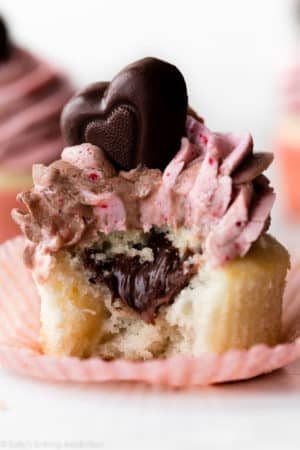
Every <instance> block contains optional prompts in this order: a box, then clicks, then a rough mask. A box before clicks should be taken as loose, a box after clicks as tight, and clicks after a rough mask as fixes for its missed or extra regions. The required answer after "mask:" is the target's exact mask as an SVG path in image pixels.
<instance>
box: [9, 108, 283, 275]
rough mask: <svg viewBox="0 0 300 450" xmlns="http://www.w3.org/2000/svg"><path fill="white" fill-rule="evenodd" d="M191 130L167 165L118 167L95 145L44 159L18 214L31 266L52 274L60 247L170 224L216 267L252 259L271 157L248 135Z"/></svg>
mask: <svg viewBox="0 0 300 450" xmlns="http://www.w3.org/2000/svg"><path fill="white" fill-rule="evenodd" d="M186 134H187V136H186V137H183V139H182V143H181V148H180V149H179V151H178V153H177V154H176V155H175V157H174V158H173V159H172V160H171V162H170V163H169V164H168V165H167V167H166V168H165V170H164V171H161V170H159V169H148V168H145V167H137V168H135V169H133V170H130V171H117V170H116V169H115V168H114V167H113V166H112V165H111V163H110V162H109V161H108V159H107V157H106V156H105V154H104V152H103V151H102V150H101V149H99V148H98V147H96V146H94V145H91V144H81V145H77V146H73V147H67V148H65V149H64V151H63V153H62V156H61V159H60V160H58V161H56V162H54V163H52V164H51V165H49V166H45V165H35V166H34V167H33V180H34V187H33V188H32V189H31V190H30V191H27V192H25V193H23V194H21V195H20V196H19V200H21V201H22V202H23V203H24V204H25V206H26V207H27V209H28V211H26V212H23V211H20V210H15V211H14V213H13V216H14V219H15V220H16V222H18V223H19V225H20V226H21V229H22V231H23V233H24V234H25V236H26V238H27V250H26V260H27V264H28V265H29V266H31V267H33V266H36V265H40V267H43V268H45V270H47V268H48V269H49V268H50V266H51V257H52V255H54V254H55V253H56V252H58V251H59V250H60V249H62V248H65V247H71V246H73V245H75V244H76V245H78V244H79V245H81V244H82V245H87V244H89V243H91V242H93V241H95V240H97V233H98V232H100V231H101V232H104V233H109V232H111V231H114V230H129V229H141V230H144V231H149V230H150V229H151V227H153V226H157V227H163V226H165V225H166V226H169V227H172V228H175V229H176V228H179V227H181V226H183V227H187V228H189V229H190V230H192V231H193V233H194V234H195V236H197V238H198V239H199V240H200V241H201V245H202V250H203V253H204V256H205V258H206V259H207V260H208V261H209V262H210V263H211V264H212V265H214V266H217V265H222V264H224V263H226V262H228V261H230V260H232V259H234V258H235V257H238V256H243V255H245V254H246V253H247V251H248V250H249V248H250V247H251V245H252V243H253V242H255V241H256V240H257V239H258V238H259V236H260V235H261V234H262V233H263V232H264V231H265V230H266V229H267V228H268V226H269V222H270V210H271V208H272V205H273V202H274V197H275V195H274V192H273V189H272V188H271V187H270V186H269V181H268V179H267V178H266V177H265V176H264V175H263V174H262V173H263V171H264V170H265V169H266V168H267V167H268V166H269V164H270V163H271V161H272V155H271V154H269V153H253V143H252V138H251V136H250V135H249V134H244V135H235V134H220V133H213V132H211V131H210V130H209V129H208V128H207V127H206V126H205V125H204V124H203V123H202V122H201V121H199V120H197V119H195V118H194V117H192V116H188V117H187V123H186ZM44 273H46V272H44Z"/></svg>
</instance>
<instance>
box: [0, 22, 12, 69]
mask: <svg viewBox="0 0 300 450" xmlns="http://www.w3.org/2000/svg"><path fill="white" fill-rule="evenodd" d="M10 51H11V43H10V40H9V36H8V32H7V29H6V26H5V22H4V20H3V18H2V17H1V16H0V62H1V61H5V60H6V59H7V58H8V57H9V55H10Z"/></svg>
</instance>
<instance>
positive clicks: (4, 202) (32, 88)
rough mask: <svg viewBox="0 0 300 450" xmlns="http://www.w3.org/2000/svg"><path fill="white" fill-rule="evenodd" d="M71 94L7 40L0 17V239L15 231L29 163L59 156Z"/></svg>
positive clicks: (54, 74)
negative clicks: (62, 116)
mask: <svg viewBox="0 0 300 450" xmlns="http://www.w3.org/2000/svg"><path fill="white" fill-rule="evenodd" d="M72 91H73V90H72V87H71V84H70V82H69V80H68V79H67V78H66V77H65V76H64V75H63V74H62V73H61V72H60V71H58V70H57V69H56V68H54V67H52V66H50V65H48V64H47V63H46V62H44V61H42V60H40V59H38V58H37V57H36V56H34V55H32V54H31V53H29V52H28V51H27V50H25V49H23V48H20V47H18V46H16V45H15V44H14V43H12V42H11V40H10V38H9V36H8V32H7V29H6V27H5V24H4V22H3V20H2V19H1V18H0V203H1V215H0V241H3V240H5V239H7V238H9V237H12V236H14V235H15V234H16V233H17V232H18V231H19V230H18V228H17V227H16V226H15V224H14V223H13V221H12V220H11V214H10V211H11V209H12V207H15V206H16V194H17V192H19V191H20V189H21V190H22V189H25V188H28V187H30V185H31V184H32V179H31V166H32V164H33V163H34V162H40V163H44V164H48V163H50V162H51V161H53V160H55V159H56V158H57V157H58V156H59V153H60V151H61V148H62V138H61V133H60V128H59V117H60V113H61V110H62V108H63V105H64V104H65V102H66V101H67V100H68V99H69V98H70V96H71V95H72Z"/></svg>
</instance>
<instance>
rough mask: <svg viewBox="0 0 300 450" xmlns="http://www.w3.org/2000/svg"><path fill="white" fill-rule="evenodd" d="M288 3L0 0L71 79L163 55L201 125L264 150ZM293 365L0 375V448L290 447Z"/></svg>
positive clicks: (297, 376) (294, 414)
mask: <svg viewBox="0 0 300 450" xmlns="http://www.w3.org/2000/svg"><path fill="white" fill-rule="evenodd" d="M292 3H293V2H292V0H263V1H262V0H251V1H246V0H244V1H241V0H226V1H224V0H193V1H192V0H189V1H187V0H186V1H174V0H173V1H163V0H151V1H144V0H139V1H138V0H136V1H132V0H127V1H118V2H117V1H116V0H109V1H101V0H86V1H85V2H83V1H81V2H79V1H77V2H75V1H74V0H73V1H70V0H51V1H50V0H43V1H37V0H26V1H25V0H23V1H21V0H0V8H1V10H2V11H4V12H5V14H6V15H7V16H8V17H9V18H10V20H11V23H12V27H13V30H14V31H13V34H14V35H15V36H16V37H18V39H19V42H23V43H27V45H28V46H29V47H32V48H34V49H36V50H37V51H39V52H40V53H41V54H45V55H47V56H48V57H50V58H51V59H52V60H54V61H57V63H59V64H61V65H62V66H64V67H65V68H66V69H67V70H68V71H69V72H70V73H71V74H72V75H73V77H74V79H76V80H77V82H78V83H79V84H83V83H86V82H89V81H94V80H96V79H109V78H110V77H111V76H112V75H113V74H114V73H115V72H116V71H117V70H118V69H119V68H121V67H122V66H123V65H124V64H126V63H127V62H129V61H131V60H134V59H135V58H138V57H141V56H144V55H147V54H151V55H155V56H159V57H163V58H166V59H168V60H170V61H173V62H174V63H176V64H178V65H179V67H180V68H181V69H182V71H183V72H184V74H185V76H186V79H187V82H188V86H189V92H190V102H191V104H192V105H193V106H195V108H197V109H198V110H199V112H200V113H201V114H202V115H204V116H205V117H206V119H207V123H208V125H210V126H212V127H213V128H218V129H227V128H231V129H244V128H247V129H250V130H251V131H252V132H253V134H254V138H255V140H256V144H257V147H258V148H259V147H263V148H265V146H268V144H269V143H270V141H271V139H272V136H273V124H274V122H275V121H276V116H277V112H276V108H277V103H278V92H277V82H278V77H279V72H280V68H281V66H282V64H283V63H284V61H285V60H286V59H287V57H288V54H289V49H290V46H292V44H293V34H292V31H291V22H292V20H291V18H290V16H289V12H290V11H289V10H290V9H291V5H292ZM274 229H277V230H278V231H279V234H280V235H282V236H283V239H284V241H285V242H287V243H291V242H292V239H294V238H292V234H286V233H285V234H284V233H283V232H281V230H282V227H281V226H280V223H279V222H275V225H274ZM296 234H297V227H295V228H294V231H293V236H296ZM291 372H292V373H288V372H286V371H280V372H276V373H275V374H273V375H271V376H268V377H264V378H260V379H257V380H254V381H250V382H246V383H238V384H229V385H226V386H220V387H212V388H206V389H195V390H192V391H172V390H162V389H155V388H149V387H143V386H140V385H138V386H135V385H132V386H128V385H117V386H111V385H106V386H100V385H99V386H80V385H62V384H60V385H55V384H48V383H42V382H38V381H33V380H29V379H22V378H19V377H16V376H14V375H13V374H9V373H8V372H6V371H0V401H2V402H3V403H2V405H3V409H0V449H1V448H5V447H4V445H2V444H3V442H4V444H5V442H6V440H9V442H6V443H7V446H8V447H9V446H11V445H12V444H13V443H15V444H18V442H19V447H18V448H34V445H35V444H39V445H40V448H77V447H76V441H78V440H83V441H86V444H85V446H82V447H81V448H92V446H89V444H88V442H87V441H94V442H98V443H99V447H100V445H102V447H100V448H115V449H126V448H140V449H148V448H151V449H152V448H156V449H165V448H172V449H174V450H175V449H177V448H182V449H194V448H195V449H200V448H201V449H205V450H206V449H210V448H222V449H243V450H245V449H253V448H255V449H260V448H262V449H268V448H272V449H277V448H278V449H283V448H285V449H291V448H300V437H299V432H298V428H299V419H300V365H299V366H298V367H297V366H293V368H292V369H291ZM0 405H1V404H0ZM2 441H3V442H2ZM31 441H37V442H36V443H34V442H31ZM65 441H66V445H65V446H64V447H63V444H64V442H65ZM43 443H44V444H43ZM51 443H53V445H52V444H51ZM55 443H56V444H57V445H54V444H55ZM72 443H73V444H72ZM132 443H134V444H132ZM201 444H202V445H201ZM82 445H83V444H82ZM10 448H12V447H10Z"/></svg>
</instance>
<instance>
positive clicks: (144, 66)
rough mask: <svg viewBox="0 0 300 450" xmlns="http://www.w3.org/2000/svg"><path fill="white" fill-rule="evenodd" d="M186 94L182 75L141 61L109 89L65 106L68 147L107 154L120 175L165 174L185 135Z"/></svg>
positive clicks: (95, 87)
mask: <svg viewBox="0 0 300 450" xmlns="http://www.w3.org/2000/svg"><path fill="white" fill-rule="evenodd" d="M186 113H187V89H186V84H185V81H184V78H183V76H182V74H181V73H180V71H179V70H178V69H177V68H176V67H175V66H173V65H172V64H169V63H166V62H164V61H161V60H159V59H156V58H144V59H141V60H139V61H137V62H135V63H133V64H131V65H129V66H127V67H126V68H125V69H123V70H122V71H121V72H120V73H119V74H118V75H117V76H116V77H115V78H114V79H113V80H112V81H111V82H110V83H108V82H102V83H95V84H92V85H90V86H89V87H88V88H86V89H84V90H83V91H81V92H79V93H78V94H77V95H76V96H74V97H73V98H72V99H71V100H70V101H69V103H68V104H67V105H66V106H65V108H64V111H63V114H62V122H61V123H62V131H63V134H64V137H65V140H66V142H67V144H68V145H76V144H80V143H82V142H89V143H92V144H94V145H97V146H98V147H100V148H102V149H103V150H104V151H105V152H106V154H107V155H108V157H109V158H110V160H111V161H112V162H113V163H114V164H115V165H116V166H117V167H118V168H120V169H125V170H130V169H133V168H135V167H137V166H138V165H144V166H147V167H149V168H159V169H164V167H165V166H166V165H167V164H168V162H169V161H170V159H171V158H172V157H173V156H174V155H175V153H176V152H177V151H178V149H179V148H180V141H181V138H182V136H184V135H185V120H186Z"/></svg>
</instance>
